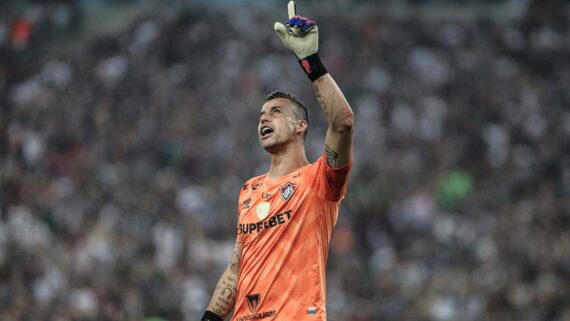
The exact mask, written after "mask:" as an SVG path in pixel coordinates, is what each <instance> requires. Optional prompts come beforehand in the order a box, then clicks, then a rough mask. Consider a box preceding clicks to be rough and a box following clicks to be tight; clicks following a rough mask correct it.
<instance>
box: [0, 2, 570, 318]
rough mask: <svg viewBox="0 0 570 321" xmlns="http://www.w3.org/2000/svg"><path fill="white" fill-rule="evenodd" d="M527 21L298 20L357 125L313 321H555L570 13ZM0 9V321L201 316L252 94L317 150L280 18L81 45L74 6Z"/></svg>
mask: <svg viewBox="0 0 570 321" xmlns="http://www.w3.org/2000/svg"><path fill="white" fill-rule="evenodd" d="M520 4H521V5H522V6H524V10H525V12H526V13H525V14H524V15H523V17H521V18H520V19H514V20H508V21H498V20H494V19H490V18H486V17H485V16H481V17H480V18H477V19H462V18H461V16H459V17H449V19H430V18H429V17H425V16H422V14H421V12H417V13H415V14H412V15H410V16H408V17H406V18H401V17H400V18H398V17H394V16H391V15H390V14H388V13H386V12H382V11H381V10H373V9H372V10H365V11H362V10H361V11H360V12H357V11H355V12H349V11H343V12H334V11H332V10H322V11H319V10H317V7H316V6H308V8H307V9H306V11H307V12H302V13H306V14H307V15H309V16H311V18H314V20H316V21H317V23H318V24H319V30H320V33H321V43H320V53H321V57H322V58H323V61H324V62H325V64H326V66H327V68H328V70H329V71H330V72H331V73H332V75H333V76H334V77H335V79H336V80H337V81H338V83H339V85H340V86H341V88H342V89H343V91H344V92H345V94H346V96H347V98H348V100H349V102H350V103H351V105H352V107H353V109H354V112H355V129H356V132H355V146H354V153H355V154H354V167H353V171H352V174H351V180H350V183H349V187H348V194H347V196H346V198H345V200H344V203H343V206H342V207H341V213H340V218H339V222H338V224H337V228H336V230H335V233H334V236H333V242H332V245H331V251H330V255H329V264H328V274H327V276H328V283H327V291H328V298H327V302H328V315H329V320H330V321H340V320H343V321H345V320H346V321H362V320H400V321H401V320H410V321H412V320H414V321H418V320H433V321H451V320H462V321H471V320H500V321H511V320H513V321H514V320H528V321H535V320H536V321H568V320H570V297H569V293H570V281H569V280H570V24H569V18H570V16H569V15H568V6H567V5H566V4H565V3H563V2H562V1H538V0H537V1H521V2H520ZM0 7H1V8H2V10H0V11H2V12H1V13H0V320H30V321H31V320H46V321H47V320H50V321H68V320H101V321H104V320H110V321H111V320H113V321H114V320H117V321H120V320H149V321H150V320H155V321H157V320H169V321H175V320H186V321H191V320H197V319H198V318H199V316H200V315H201V314H202V312H203V310H204V308H205V307H206V306H207V304H208V302H209V299H210V295H211V293H212V291H213V289H214V287H215V283H216V282H217V280H218V277H219V276H220V274H221V272H222V271H223V269H224V268H225V265H226V264H227V262H228V260H229V256H230V253H231V250H232V247H233V242H234V239H235V224H236V207H237V194H238V192H239V189H240V187H241V185H242V184H243V182H244V181H245V180H247V179H248V178H250V177H252V176H254V175H260V174H262V173H264V172H265V171H266V170H267V169H268V164H269V163H268V160H269V157H268V155H267V154H266V153H265V152H264V151H263V150H262V149H261V148H260V147H259V143H258V141H257V135H256V126H257V115H258V112H259V109H260V108H261V105H262V104H263V97H264V95H265V94H266V93H268V92H270V91H273V90H275V89H281V90H285V91H291V92H293V93H295V94H297V95H298V96H300V97H301V99H302V100H304V101H305V103H306V104H307V105H309V106H310V108H309V109H310V119H311V124H310V130H309V136H308V138H307V150H308V156H309V158H310V160H311V161H312V160H315V159H316V158H317V157H318V156H319V155H320V153H321V152H322V146H323V142H324V133H325V129H326V121H325V119H324V116H323V115H322V114H321V112H320V110H319V108H318V106H317V103H316V100H315V98H314V96H313V93H312V87H311V85H310V82H309V80H308V79H306V76H305V75H304V74H303V72H302V71H301V69H300V67H299V66H298V64H297V62H296V60H295V58H294V56H293V55H292V54H291V53H289V52H288V51H287V50H286V49H285V48H283V46H282V44H281V43H280V42H279V39H278V37H277V36H276V35H275V34H274V31H273V29H272V25H273V22H274V21H276V20H284V19H285V18H286V17H285V14H284V13H283V9H284V8H281V7H278V8H277V7H276V8H266V7H264V8H263V9H260V8H255V7H252V6H250V7H241V8H233V9H232V10H231V11H229V10H228V11H224V10H220V9H216V10H214V9H209V8H207V7H192V6H190V7H185V6H179V5H172V4H171V5H160V3H159V4H157V5H156V6H155V7H153V8H152V10H149V11H147V12H145V13H144V14H140V15H139V16H138V17H137V18H136V19H134V20H133V21H129V22H128V23H127V24H126V28H123V29H121V30H120V31H117V32H114V33H111V34H106V35H100V36H97V37H91V38H89V37H83V33H82V32H83V28H82V23H83V21H84V20H83V17H84V15H85V12H83V11H82V10H81V8H80V7H78V6H76V5H75V4H74V2H73V1H50V2H46V3H42V2H35V3H32V4H30V5H27V6H11V5H9V4H2V5H0ZM372 8H373V7H372ZM101 24H102V25H104V24H105V21H104V20H103V21H101Z"/></svg>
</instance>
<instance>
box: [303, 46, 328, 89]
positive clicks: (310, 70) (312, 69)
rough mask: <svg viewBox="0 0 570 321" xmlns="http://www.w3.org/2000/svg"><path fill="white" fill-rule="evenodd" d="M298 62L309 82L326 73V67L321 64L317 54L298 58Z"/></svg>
mask: <svg viewBox="0 0 570 321" xmlns="http://www.w3.org/2000/svg"><path fill="white" fill-rule="evenodd" d="M299 64H300V65H301V67H302V68H303V71H305V73H306V74H307V76H308V77H309V79H310V80H311V82H314V81H315V80H317V79H319V78H320V77H321V76H322V75H324V74H326V73H328V71H327V69H326V68H325V66H324V65H323V63H322V61H321V58H319V55H318V54H316V53H315V54H313V55H311V56H308V57H305V58H303V59H300V60H299Z"/></svg>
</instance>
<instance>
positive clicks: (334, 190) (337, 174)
mask: <svg viewBox="0 0 570 321" xmlns="http://www.w3.org/2000/svg"><path fill="white" fill-rule="evenodd" d="M313 166H314V169H313V173H312V174H313V175H314V178H313V189H314V190H315V191H316V192H317V193H318V194H319V196H321V197H322V198H324V199H326V200H328V201H331V202H340V201H341V200H342V198H343V197H344V194H345V193H346V183H347V182H348V175H349V173H350V169H351V168H352V159H351V160H350V162H349V163H348V164H346V165H344V166H343V167H340V168H331V167H330V166H329V165H328V164H327V159H326V156H325V155H324V154H323V155H321V157H319V159H318V160H317V161H316V162H315V163H313Z"/></svg>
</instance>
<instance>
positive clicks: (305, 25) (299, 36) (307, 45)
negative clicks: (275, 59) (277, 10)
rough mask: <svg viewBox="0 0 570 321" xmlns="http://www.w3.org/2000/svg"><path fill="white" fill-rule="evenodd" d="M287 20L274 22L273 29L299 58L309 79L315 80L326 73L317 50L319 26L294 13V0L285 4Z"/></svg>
mask: <svg viewBox="0 0 570 321" xmlns="http://www.w3.org/2000/svg"><path fill="white" fill-rule="evenodd" d="M287 11H288V13H289V21H287V23H286V25H284V24H282V23H280V22H276V23H275V24H274V25H273V29H275V31H277V35H279V38H280V39H281V42H283V45H285V47H287V48H288V49H289V50H291V51H293V53H295V55H296V56H297V58H298V59H299V64H301V67H303V70H304V71H305V73H306V74H307V76H309V79H311V81H315V80H316V79H318V78H319V77H321V76H322V75H324V74H326V73H327V70H326V68H325V67H324V66H323V64H322V62H321V60H320V58H319V56H318V55H317V51H318V50H319V28H318V27H317V25H316V24H315V22H314V21H312V20H309V19H307V18H305V17H303V16H298V15H297V14H296V8H295V1H292V0H291V1H289V4H288V5H287Z"/></svg>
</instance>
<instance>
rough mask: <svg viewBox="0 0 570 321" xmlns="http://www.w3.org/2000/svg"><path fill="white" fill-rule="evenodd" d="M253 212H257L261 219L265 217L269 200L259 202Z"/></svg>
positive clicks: (267, 212)
mask: <svg viewBox="0 0 570 321" xmlns="http://www.w3.org/2000/svg"><path fill="white" fill-rule="evenodd" d="M255 213H256V214H257V218H258V219H260V220H262V219H264V218H266V217H267V214H269V202H261V203H259V204H258V205H257V207H256V208H255Z"/></svg>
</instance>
